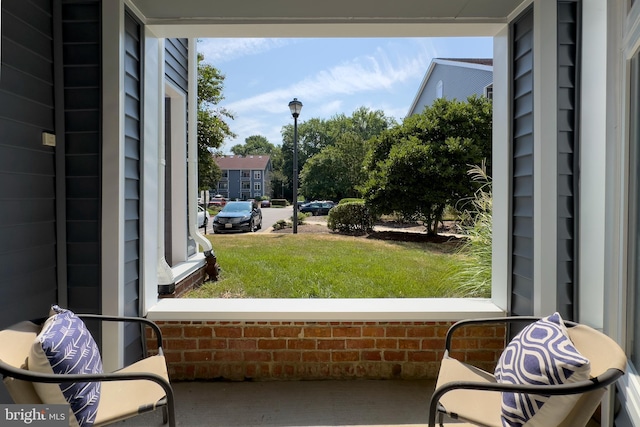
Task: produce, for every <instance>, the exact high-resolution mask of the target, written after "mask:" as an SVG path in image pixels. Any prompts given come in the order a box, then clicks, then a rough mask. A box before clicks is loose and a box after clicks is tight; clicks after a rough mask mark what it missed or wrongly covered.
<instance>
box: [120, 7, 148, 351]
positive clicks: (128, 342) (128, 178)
mask: <svg viewBox="0 0 640 427" xmlns="http://www.w3.org/2000/svg"><path fill="white" fill-rule="evenodd" d="M124 21H125V42H124V46H125V60H124V72H125V78H124V80H125V92H124V95H125V111H124V114H125V116H124V132H125V142H124V145H125V147H124V168H125V169H124V180H125V182H124V195H123V197H124V215H125V218H124V239H125V244H124V259H125V265H124V295H125V298H126V300H125V301H124V314H125V315H128V316H137V315H139V297H140V293H139V292H140V262H141V261H140V227H141V224H140V198H141V182H140V177H141V175H142V173H141V168H142V164H141V161H140V149H141V145H142V136H141V128H142V113H141V112H142V106H141V101H140V100H141V99H142V82H141V78H140V76H141V75H142V64H141V62H140V57H141V52H142V40H141V31H142V26H141V24H140V23H139V22H138V21H137V20H136V19H135V18H134V17H133V16H131V15H130V14H129V13H125V20H124ZM124 339H125V348H124V357H125V363H130V362H133V361H135V360H137V359H139V358H140V357H141V356H142V355H143V353H142V337H141V333H140V329H139V328H133V329H131V328H127V329H125V335H124Z"/></svg>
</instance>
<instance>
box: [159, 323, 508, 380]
mask: <svg viewBox="0 0 640 427" xmlns="http://www.w3.org/2000/svg"><path fill="white" fill-rule="evenodd" d="M158 324H159V325H160V327H161V329H162V333H163V338H164V344H163V347H164V353H165V356H166V359H167V363H168V366H169V375H170V377H171V379H172V380H210V379H227V380H245V379H254V380H311V379H348V378H363V379H391V378H402V379H434V378H436V376H437V374H438V369H439V366H440V359H442V355H443V353H444V336H445V333H446V331H447V329H448V327H449V326H450V323H449V322H188V321H184V322H158ZM504 335H505V331H504V328H503V327H499V326H472V327H468V328H465V329H463V330H462V331H461V332H460V333H459V334H456V337H455V338H454V340H453V343H452V355H453V356H454V357H456V358H459V359H460V360H464V361H466V362H468V363H472V364H475V365H477V366H479V367H481V368H483V369H486V370H493V367H494V365H495V362H496V361H497V359H498V357H499V355H500V353H501V351H502V349H503V347H504ZM147 337H148V338H152V337H151V333H150V332H148V336H147ZM147 341H148V345H149V351H150V352H151V353H153V352H154V351H156V352H157V348H156V344H155V341H154V340H153V339H148V340H147Z"/></svg>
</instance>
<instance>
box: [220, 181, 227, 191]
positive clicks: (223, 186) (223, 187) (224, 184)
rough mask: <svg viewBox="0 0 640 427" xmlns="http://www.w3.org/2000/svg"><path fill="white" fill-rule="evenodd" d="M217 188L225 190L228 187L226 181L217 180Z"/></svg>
mask: <svg viewBox="0 0 640 427" xmlns="http://www.w3.org/2000/svg"><path fill="white" fill-rule="evenodd" d="M218 188H219V189H220V190H227V189H228V188H229V183H228V182H219V183H218Z"/></svg>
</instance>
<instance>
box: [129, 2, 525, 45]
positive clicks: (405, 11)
mask: <svg viewBox="0 0 640 427" xmlns="http://www.w3.org/2000/svg"><path fill="white" fill-rule="evenodd" d="M526 3H528V1H527V0H394V1H387V0H324V1H309V0H217V1H211V0H181V1H175V0H129V4H130V5H132V6H133V7H134V8H136V9H137V10H138V11H139V12H140V14H141V15H143V16H144V17H145V18H144V19H145V23H146V24H147V25H149V26H151V27H153V28H155V30H156V32H158V33H160V34H159V35H161V36H165V37H175V36H179V35H180V34H182V36H185V37H216V36H236V37H240V36H243V35H244V36H278V35H279V36H283V37H289V36H298V37H305V36H324V37H328V36H334V37H339V36H351V35H354V36H393V35H397V36H413V35H423V36H426V35H442V36H451V35H477V36H483V35H484V36H491V35H494V34H495V33H496V32H497V31H499V28H501V27H503V26H504V25H505V23H506V22H507V21H508V17H509V16H511V15H512V14H514V13H517V11H518V10H519V9H520V8H521V7H522V5H523V4H526ZM285 24H288V25H285ZM314 24H315V25H314ZM450 24H464V25H457V26H455V27H457V31H454V32H451V31H450V30H445V28H446V27H445V26H448V27H451V25H450ZM175 27H179V28H180V31H179V32H177V31H176V30H177V29H178V28H175ZM229 27H235V30H233V29H230V28H229Z"/></svg>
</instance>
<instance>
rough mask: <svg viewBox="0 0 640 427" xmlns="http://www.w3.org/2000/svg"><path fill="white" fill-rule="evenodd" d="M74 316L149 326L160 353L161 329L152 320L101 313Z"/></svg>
mask: <svg viewBox="0 0 640 427" xmlns="http://www.w3.org/2000/svg"><path fill="white" fill-rule="evenodd" d="M76 316H78V317H80V318H81V319H96V320H100V321H105V322H135V323H140V324H142V325H144V326H149V327H150V328H151V329H153V331H154V332H155V334H156V338H157V340H158V350H159V351H160V354H162V331H161V330H160V327H159V326H158V325H157V324H156V323H155V322H153V321H151V320H149V319H146V318H144V317H132V316H107V315H103V314H77V313H76Z"/></svg>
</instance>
